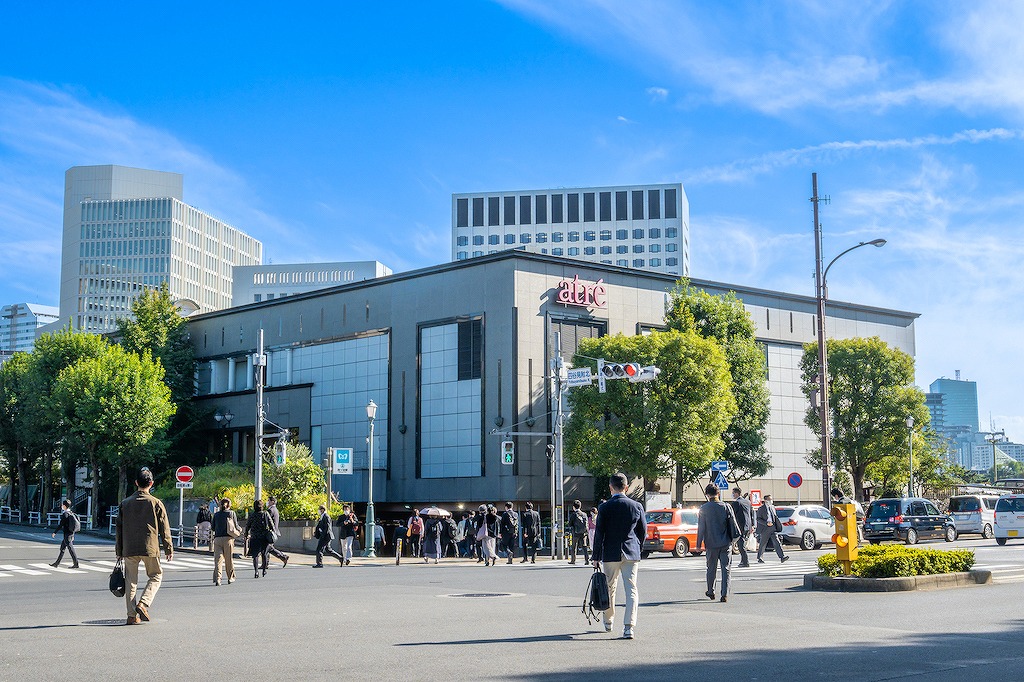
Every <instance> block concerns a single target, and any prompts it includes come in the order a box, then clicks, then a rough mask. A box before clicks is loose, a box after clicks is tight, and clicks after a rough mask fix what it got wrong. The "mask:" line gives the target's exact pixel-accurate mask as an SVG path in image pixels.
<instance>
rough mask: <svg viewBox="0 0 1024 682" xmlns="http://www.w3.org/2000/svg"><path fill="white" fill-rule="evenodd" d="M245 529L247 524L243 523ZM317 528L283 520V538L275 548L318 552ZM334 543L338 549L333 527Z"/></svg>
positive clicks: (312, 523) (310, 523) (307, 524)
mask: <svg viewBox="0 0 1024 682" xmlns="http://www.w3.org/2000/svg"><path fill="white" fill-rule="evenodd" d="M242 524H243V527H244V525H245V522H244V521H242ZM314 528H316V521H285V520H284V519H282V520H281V523H280V525H279V529H280V531H281V537H280V538H279V539H278V541H277V542H276V543H274V546H275V547H277V548H278V549H279V550H281V551H282V552H307V553H309V554H312V553H314V552H316V545H317V539H316V538H314V537H313V529H314ZM332 530H334V542H333V543H332V546H333V547H334V549H338V528H337V526H333V527H332ZM352 545H353V551H355V549H356V548H357V547H358V546H359V538H356V541H355V542H354V543H352Z"/></svg>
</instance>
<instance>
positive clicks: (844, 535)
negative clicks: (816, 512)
mask: <svg viewBox="0 0 1024 682" xmlns="http://www.w3.org/2000/svg"><path fill="white" fill-rule="evenodd" d="M832 518H834V519H835V520H836V532H835V533H834V534H833V535H832V542H834V543H836V558H837V559H839V563H841V564H842V565H843V573H844V574H846V575H850V573H851V571H852V564H853V562H854V561H856V560H857V507H856V506H855V505H852V504H837V505H835V506H834V507H832Z"/></svg>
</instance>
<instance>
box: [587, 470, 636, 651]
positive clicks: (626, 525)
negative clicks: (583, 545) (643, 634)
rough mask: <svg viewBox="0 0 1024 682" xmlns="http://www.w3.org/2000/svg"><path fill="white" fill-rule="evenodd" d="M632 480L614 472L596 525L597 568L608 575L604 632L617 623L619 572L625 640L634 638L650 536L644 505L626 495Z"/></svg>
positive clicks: (595, 559) (595, 564)
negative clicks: (644, 553) (642, 568)
mask: <svg viewBox="0 0 1024 682" xmlns="http://www.w3.org/2000/svg"><path fill="white" fill-rule="evenodd" d="M628 485H629V481H627V480H626V475H625V474H623V473H618V474H614V475H613V476H612V477H611V479H610V480H609V483H608V488H609V490H610V491H611V493H612V497H611V499H609V500H606V501H605V502H603V503H602V504H601V506H600V507H598V509H597V528H596V529H595V531H594V555H593V564H594V568H602V564H603V571H604V574H605V576H607V577H608V604H609V606H608V610H607V611H605V612H604V631H605V632H611V631H612V626H613V625H614V623H615V587H616V582H617V581H618V578H619V574H620V573H621V574H622V583H623V586H624V587H625V588H626V615H625V617H624V619H623V621H624V622H623V631H622V637H623V639H633V636H634V633H633V628H635V627H636V607H637V603H638V602H639V596H638V595H637V589H636V577H637V572H638V570H637V569H638V568H639V566H640V550H641V548H642V547H643V544H644V540H645V539H646V538H647V521H646V519H645V517H644V508H643V506H641V504H640V503H639V502H637V501H636V500H632V499H630V498H628V497H626V487H627V486H628Z"/></svg>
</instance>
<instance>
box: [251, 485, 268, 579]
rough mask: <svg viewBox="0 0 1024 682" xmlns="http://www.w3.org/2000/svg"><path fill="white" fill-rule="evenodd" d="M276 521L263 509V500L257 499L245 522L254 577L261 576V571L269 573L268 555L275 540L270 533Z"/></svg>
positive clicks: (264, 573)
mask: <svg viewBox="0 0 1024 682" xmlns="http://www.w3.org/2000/svg"><path fill="white" fill-rule="evenodd" d="M273 527H274V522H273V521H271V519H270V514H268V513H267V512H266V511H265V510H264V509H263V500H256V502H255V503H253V507H252V514H250V515H249V520H248V521H247V522H246V524H245V535H246V537H248V538H249V556H251V557H252V569H253V577H254V578H259V577H260V571H261V570H262V571H263V575H266V574H267V555H268V554H269V553H270V546H271V545H272V544H273V541H272V539H271V537H270V533H271V532H272V529H273Z"/></svg>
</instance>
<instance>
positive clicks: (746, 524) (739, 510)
mask: <svg viewBox="0 0 1024 682" xmlns="http://www.w3.org/2000/svg"><path fill="white" fill-rule="evenodd" d="M730 504H731V505H732V512H733V516H735V517H736V525H737V526H739V528H740V537H739V538H738V539H737V540H736V542H735V543H733V545H734V546H737V547H738V549H739V554H740V563H739V567H740V568H746V567H747V566H749V565H750V557H749V556H747V538H749V537H750V534H751V533H753V532H754V508H753V507H751V506H750V500H748V499H747V498H746V497H744V496H743V491H742V490H740V488H739V487H738V486H737V487H735V488H733V489H732V502H730ZM723 594H724V593H723Z"/></svg>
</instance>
